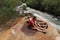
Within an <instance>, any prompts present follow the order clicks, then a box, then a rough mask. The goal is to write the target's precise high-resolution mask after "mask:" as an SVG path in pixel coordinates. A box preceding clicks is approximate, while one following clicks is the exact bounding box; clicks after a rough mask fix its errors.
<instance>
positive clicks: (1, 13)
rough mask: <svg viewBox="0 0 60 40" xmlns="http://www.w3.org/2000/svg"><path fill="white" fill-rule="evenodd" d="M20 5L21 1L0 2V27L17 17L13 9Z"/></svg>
mask: <svg viewBox="0 0 60 40" xmlns="http://www.w3.org/2000/svg"><path fill="white" fill-rule="evenodd" d="M21 3H22V2H21V0H0V19H1V20H0V25H1V24H3V23H6V22H7V21H9V20H11V19H14V18H16V17H17V16H18V14H19V13H18V12H16V11H15V10H14V8H15V6H17V5H20V4H21Z"/></svg>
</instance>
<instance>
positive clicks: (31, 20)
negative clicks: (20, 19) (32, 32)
mask: <svg viewBox="0 0 60 40" xmlns="http://www.w3.org/2000/svg"><path fill="white" fill-rule="evenodd" d="M34 22H35V21H34V20H33V19H31V18H30V19H29V26H33V24H34Z"/></svg>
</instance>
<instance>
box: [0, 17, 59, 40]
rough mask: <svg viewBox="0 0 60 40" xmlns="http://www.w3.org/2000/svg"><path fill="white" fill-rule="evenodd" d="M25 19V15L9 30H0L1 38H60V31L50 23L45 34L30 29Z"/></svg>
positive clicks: (9, 39)
mask: <svg viewBox="0 0 60 40" xmlns="http://www.w3.org/2000/svg"><path fill="white" fill-rule="evenodd" d="M38 19H39V18H38ZM25 21H26V20H25V17H24V18H22V19H21V20H20V21H19V22H18V23H17V24H16V25H14V26H12V27H11V28H10V29H9V30H5V31H2V32H0V40H60V39H59V38H60V35H59V33H58V32H57V30H56V29H55V28H54V27H52V25H50V24H49V23H48V29H47V30H46V32H47V33H46V34H43V33H42V32H38V31H34V30H29V29H28V28H27V26H28V24H26V23H25Z"/></svg>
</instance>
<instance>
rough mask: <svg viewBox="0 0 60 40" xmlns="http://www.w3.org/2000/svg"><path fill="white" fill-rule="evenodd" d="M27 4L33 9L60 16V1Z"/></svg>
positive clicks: (29, 2) (38, 1) (41, 1)
mask: <svg viewBox="0 0 60 40" xmlns="http://www.w3.org/2000/svg"><path fill="white" fill-rule="evenodd" d="M26 3H27V5H28V6H29V7H31V8H35V9H37V10H41V11H45V12H49V13H51V14H55V15H57V16H60V0H27V1H26Z"/></svg>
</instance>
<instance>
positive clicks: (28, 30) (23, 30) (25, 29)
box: [21, 22, 37, 36]
mask: <svg viewBox="0 0 60 40" xmlns="http://www.w3.org/2000/svg"><path fill="white" fill-rule="evenodd" d="M27 26H28V23H26V22H25V23H24V25H23V27H22V29H21V31H22V32H23V33H24V34H25V35H28V36H33V35H34V34H36V32H37V31H35V30H30V29H28V28H27Z"/></svg>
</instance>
